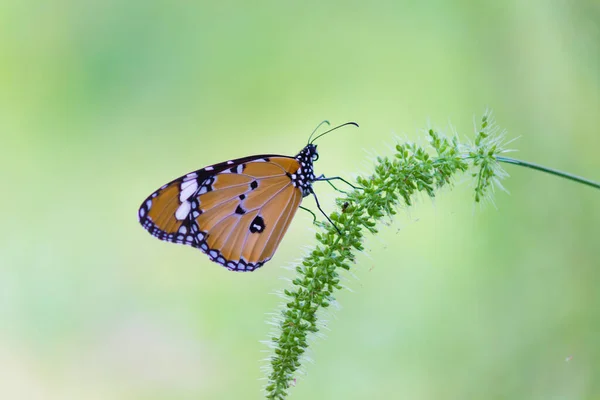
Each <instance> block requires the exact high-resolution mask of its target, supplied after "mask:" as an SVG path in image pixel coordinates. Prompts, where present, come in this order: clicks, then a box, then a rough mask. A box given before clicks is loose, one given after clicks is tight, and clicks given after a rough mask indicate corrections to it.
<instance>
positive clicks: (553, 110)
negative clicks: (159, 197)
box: [0, 0, 600, 400]
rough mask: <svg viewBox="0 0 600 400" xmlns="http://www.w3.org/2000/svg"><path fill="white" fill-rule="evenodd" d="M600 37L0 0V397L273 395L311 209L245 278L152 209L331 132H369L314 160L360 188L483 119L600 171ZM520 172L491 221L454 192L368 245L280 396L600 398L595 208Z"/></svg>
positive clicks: (570, 17)
mask: <svg viewBox="0 0 600 400" xmlns="http://www.w3.org/2000/svg"><path fill="white" fill-rule="evenodd" d="M599 43H600V4H599V3H598V2H597V1H596V0H587V1H586V0H581V1H576V2H574V1H561V0H550V1H547V0H546V1H541V0H538V1H529V2H523V1H517V0H512V1H511V0H509V1H502V2H482V3H480V4H476V3H473V2H469V1H433V2H417V1H374V2H363V1H360V2H359V1H349V2H336V1H332V2H320V1H308V2H290V1H283V2H282V1H271V2H259V3H252V2H244V1H223V2H208V1H200V2H187V1H164V0H150V1H127V2H123V1H115V0H106V1H72V0H57V1H54V2H45V3H44V2H37V1H28V0H26V1H17V0H8V1H3V2H2V3H1V4H0V55H1V58H0V134H1V143H0V155H1V157H0V167H1V171H2V174H1V176H2V181H1V182H2V189H1V195H0V205H1V207H0V215H1V219H0V220H1V222H2V229H1V233H0V239H1V240H0V263H1V265H0V398H2V399H7V400H8V399H27V400H29V399H32V400H37V399H44V400H46V399H50V400H54V399H61V400H63V399H86V400H87V399H115V400H120V399H149V400H150V399H152V400H154V399H260V398H261V397H262V393H261V388H262V386H263V385H264V381H262V380H261V378H262V377H263V375H262V373H261V371H260V367H261V365H264V362H263V361H261V360H262V359H264V358H265V357H266V356H267V355H268V353H265V350H266V347H265V346H264V345H263V344H261V343H260V342H259V341H261V340H265V339H267V337H268V332H269V330H270V327H269V326H268V325H267V324H266V323H265V321H267V320H268V319H269V317H268V315H267V314H268V313H271V312H273V311H274V310H275V309H276V308H277V305H278V304H279V302H280V300H279V298H277V297H276V296H275V295H274V294H273V293H274V292H276V291H277V290H281V289H283V288H285V287H286V286H287V284H288V283H287V282H286V280H285V278H289V277H291V276H292V275H293V274H292V272H291V271H290V270H288V269H286V268H284V267H286V266H288V267H289V266H290V265H293V263H294V262H295V261H297V260H298V259H299V258H300V257H301V256H302V255H303V254H304V252H305V251H306V250H307V248H310V246H312V245H313V244H314V239H313V234H314V228H313V226H312V225H311V217H310V216H309V215H308V214H306V213H302V212H301V213H299V214H298V217H297V218H296V219H295V220H294V222H293V224H292V226H291V229H290V231H289V233H288V234H287V237H286V238H285V240H284V241H283V243H282V245H281V247H280V249H279V251H278V253H277V255H276V257H275V258H274V259H273V260H272V261H271V262H270V263H268V264H267V265H266V266H265V267H263V268H262V269H260V270H258V271H257V272H254V273H250V274H236V273H231V272H228V271H226V270H225V269H223V268H220V267H219V266H217V265H216V264H213V263H211V262H209V261H208V259H207V258H206V257H205V256H204V255H203V254H201V253H200V252H198V251H197V250H194V249H192V248H188V247H183V246H177V245H173V244H168V243H163V242H160V241H158V240H156V239H154V238H152V237H151V236H149V235H148V234H147V233H146V232H145V231H144V230H143V229H142V228H141V227H140V226H139V225H138V223H137V216H136V212H137V207H138V206H139V204H140V203H141V201H142V200H143V199H144V198H145V197H146V196H147V195H148V194H149V193H150V192H152V191H153V190H155V189H156V188H157V187H159V186H161V185H162V184H163V183H165V182H167V181H169V180H171V179H173V178H175V177H177V176H180V175H182V174H184V173H187V172H189V171H192V170H195V169H198V168H201V167H203V166H205V165H208V164H212V163H215V162H219V161H222V160H225V159H231V158H235V157H240V156H245V155H249V154H255V153H265V152H266V153H281V154H295V153H296V152H297V151H298V150H300V148H301V147H302V146H303V145H304V144H305V143H306V139H307V137H308V134H309V133H310V132H311V131H312V129H313V128H314V127H315V126H316V125H317V123H319V122H320V121H321V120H323V119H329V120H331V121H332V122H333V123H342V122H346V121H350V120H353V121H357V122H359V123H360V124H361V128H360V129H351V128H347V129H344V130H340V131H338V132H336V133H334V134H331V135H329V136H327V137H325V138H323V139H322V140H320V143H319V149H320V152H321V158H320V160H319V162H318V163H317V171H318V172H319V173H325V174H327V175H339V174H341V175H343V176H346V177H352V176H354V175H353V174H355V173H359V172H368V171H369V168H370V165H371V164H372V156H373V155H374V154H382V155H386V154H390V152H391V151H390V149H389V146H390V144H392V143H393V138H394V136H395V135H397V136H399V137H400V138H401V139H402V140H405V139H406V140H416V141H422V140H423V138H424V135H423V132H422V131H421V129H423V128H426V127H427V126H428V124H431V125H433V126H438V127H441V128H444V127H447V126H448V122H451V123H452V125H453V126H454V128H455V129H456V131H457V132H458V133H459V135H461V137H462V138H466V137H469V135H472V133H473V119H474V118H478V117H479V116H480V115H481V113H482V112H483V111H484V109H485V108H486V107H490V108H492V109H493V110H494V111H495V115H496V118H497V120H498V122H499V124H500V125H501V126H502V127H504V128H506V129H507V130H508V132H509V137H520V138H519V139H518V140H517V141H516V142H514V144H513V145H512V147H513V148H517V149H519V153H516V154H515V156H517V157H520V158H522V159H526V160H529V161H533V162H538V163H541V164H545V165H548V166H553V167H556V168H559V169H563V170H568V171H570V172H573V173H577V174H581V175H584V176H588V177H590V178H594V179H596V180H598V179H600V159H599V156H598V152H599V150H598V149H599V148H600V130H599V126H600V46H599ZM507 170H508V171H509V173H510V174H511V175H512V176H511V178H510V179H508V180H507V181H506V182H505V186H506V187H507V189H508V190H509V191H510V195H509V194H506V193H504V192H498V193H497V194H496V196H495V207H494V205H491V204H487V205H485V206H483V207H480V206H476V205H474V204H473V200H472V198H473V193H472V185H471V182H470V180H469V179H468V177H465V178H460V179H458V181H457V183H458V185H457V186H456V187H455V188H454V189H453V190H443V191H442V192H440V193H439V195H438V197H437V198H436V199H435V201H430V200H429V199H426V198H420V199H419V200H418V201H417V203H416V204H415V206H414V207H411V208H410V209H408V210H403V211H401V213H400V214H399V216H398V218H396V219H395V220H394V221H393V223H391V224H390V226H388V227H383V228H382V231H381V234H380V235H378V236H377V237H373V236H370V237H367V240H366V243H365V244H366V247H367V251H366V254H365V255H362V256H361V257H360V258H359V262H358V263H357V265H356V268H355V269H354V270H353V274H346V275H345V276H346V278H347V280H346V281H345V285H346V286H348V287H349V288H350V289H351V291H350V290H345V291H343V292H341V293H339V296H338V300H339V304H340V309H339V310H337V311H335V312H332V313H330V314H328V315H327V318H328V320H329V322H328V323H327V325H328V328H329V329H330V331H327V332H325V335H326V338H325V339H320V340H318V341H317V342H316V343H315V345H314V346H313V349H312V353H311V355H310V357H311V359H312V360H314V363H308V364H306V366H305V369H304V370H305V372H306V375H305V376H304V375H303V376H300V377H299V379H298V381H297V387H296V388H294V389H293V392H292V396H291V398H294V399H364V398H372V399H399V398H405V399H482V398H485V399H507V398H511V399H525V398H526V399H596V398H600V379H599V377H600V343H599V341H598V339H599V337H600V294H599V291H598V287H599V285H600V272H599V271H600V246H599V244H600V243H599V238H600V193H598V191H594V190H592V189H590V188H587V187H583V186H580V185H576V184H573V183H570V182H568V181H563V180H560V179H557V178H554V177H550V176H545V175H543V174H540V173H537V172H534V171H529V170H524V169H518V168H517V167H514V166H508V167H507ZM317 189H318V193H319V195H320V197H321V201H322V203H323V205H324V207H325V208H326V209H327V210H330V211H331V210H333V209H334V207H335V205H334V202H333V199H334V197H335V194H334V193H332V191H331V190H330V189H329V188H328V187H327V185H322V186H319V187H318V188H317ZM313 204H314V203H312V200H307V201H306V203H305V205H308V206H313ZM282 278H283V279H282Z"/></svg>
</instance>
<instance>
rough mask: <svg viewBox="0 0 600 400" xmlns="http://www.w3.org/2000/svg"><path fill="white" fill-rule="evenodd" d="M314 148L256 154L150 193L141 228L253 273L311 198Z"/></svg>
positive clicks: (140, 214)
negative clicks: (293, 152) (285, 153)
mask: <svg viewBox="0 0 600 400" xmlns="http://www.w3.org/2000/svg"><path fill="white" fill-rule="evenodd" d="M317 159H318V153H317V148H316V145H314V144H312V143H309V144H308V145H306V146H305V147H304V148H303V149H302V150H301V151H300V152H299V153H298V154H297V155H296V156H295V157H289V156H282V155H257V156H250V157H244V158H240V159H237V160H231V161H226V162H223V163H220V164H215V165H211V166H208V167H205V168H203V169H200V170H197V171H194V172H191V173H189V174H187V175H184V176H182V177H180V178H178V179H175V180H173V181H171V182H170V183H167V184H166V185H164V186H162V187H161V188H160V189H158V190H157V191H155V192H154V193H152V194H151V195H150V196H148V198H147V199H146V200H145V201H144V202H143V203H142V205H141V206H140V208H139V211H138V219H139V222H140V224H141V225H142V226H143V227H144V228H145V229H146V230H147V231H148V232H149V233H150V234H152V235H153V236H155V237H157V238H158V239H160V240H164V241H168V242H173V243H180V244H185V245H189V246H192V247H195V248H198V249H200V250H201V251H203V252H204V253H206V254H207V255H208V257H209V258H210V259H211V260H212V261H214V262H217V263H219V264H221V265H223V266H224V267H226V268H227V269H229V270H232V271H254V270H255V269H257V268H259V267H261V266H262V265H263V264H264V263H265V262H267V261H269V260H270V259H271V257H272V256H273V254H274V252H275V250H276V249H277V247H278V246H279V243H280V242H281V240H282V238H283V236H284V234H285V232H286V231H287V229H288V227H289V225H290V223H291V220H292V218H293V217H294V215H295V213H296V211H297V210H298V208H299V207H300V203H301V202H302V198H303V197H306V196H308V195H309V194H312V193H313V191H312V184H313V182H314V181H315V180H318V179H317V178H315V175H314V170H313V163H314V161H316V160H317Z"/></svg>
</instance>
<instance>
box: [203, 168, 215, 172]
mask: <svg viewBox="0 0 600 400" xmlns="http://www.w3.org/2000/svg"><path fill="white" fill-rule="evenodd" d="M204 170H205V171H212V170H214V168H213V167H206V168H204Z"/></svg>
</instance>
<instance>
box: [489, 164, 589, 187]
mask: <svg viewBox="0 0 600 400" xmlns="http://www.w3.org/2000/svg"><path fill="white" fill-rule="evenodd" d="M496 160H497V161H500V162H503V163H507V164H514V165H519V166H521V167H526V168H531V169H535V170H538V171H542V172H546V173H548V174H551V175H556V176H559V177H561V178H565V179H569V180H572V181H575V182H578V183H583V184H584V185H588V186H591V187H593V188H596V189H600V183H598V182H594V181H592V180H589V179H586V178H582V177H581V176H577V175H573V174H569V173H567V172H563V171H559V170H556V169H553V168H548V167H544V166H542V165H538V164H534V163H530V162H527V161H521V160H516V159H514V158H509V157H502V156H496Z"/></svg>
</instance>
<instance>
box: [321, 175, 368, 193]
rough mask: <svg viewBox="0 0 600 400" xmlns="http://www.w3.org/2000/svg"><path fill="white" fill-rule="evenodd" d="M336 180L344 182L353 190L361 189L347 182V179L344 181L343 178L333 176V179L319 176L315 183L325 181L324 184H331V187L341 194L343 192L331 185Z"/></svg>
mask: <svg viewBox="0 0 600 400" xmlns="http://www.w3.org/2000/svg"><path fill="white" fill-rule="evenodd" d="M335 180H338V181H342V182H344V183H345V184H346V185H348V186H350V187H352V188H353V189H360V188H359V187H358V186H354V185H353V184H351V183H350V182H348V181H347V180H345V179H344V178H342V177H341V176H332V177H330V178H326V177H325V175H320V176H317V177H316V178H315V181H324V182H327V183H329V184H330V185H331V186H332V187H333V188H334V189H335V190H337V191H338V192H341V190H339V189H337V188H336V187H335V186H333V183H331V181H335ZM342 193H345V192H342Z"/></svg>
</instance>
